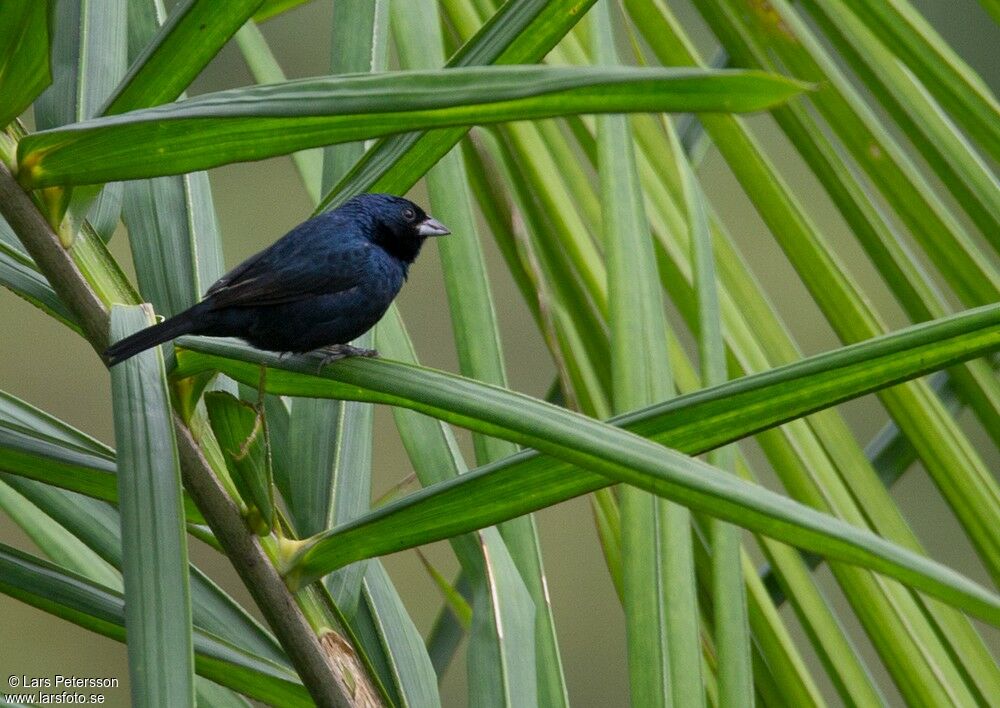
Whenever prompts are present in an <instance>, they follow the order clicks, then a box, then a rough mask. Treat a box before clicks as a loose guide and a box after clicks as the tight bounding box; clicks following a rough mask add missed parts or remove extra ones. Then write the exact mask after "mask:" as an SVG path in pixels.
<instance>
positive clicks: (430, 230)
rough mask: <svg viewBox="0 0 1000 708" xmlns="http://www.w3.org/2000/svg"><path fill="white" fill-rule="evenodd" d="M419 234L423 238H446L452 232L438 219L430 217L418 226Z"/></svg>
mask: <svg viewBox="0 0 1000 708" xmlns="http://www.w3.org/2000/svg"><path fill="white" fill-rule="evenodd" d="M417 233H418V234H420V235H421V236H445V235H447V234H450V233H451V231H449V230H448V227H447V226H445V225H444V224H442V223H441V222H440V221H438V220H437V219H435V218H433V217H430V216H428V217H427V218H426V219H424V220H423V221H421V222H420V223H419V224H418V225H417Z"/></svg>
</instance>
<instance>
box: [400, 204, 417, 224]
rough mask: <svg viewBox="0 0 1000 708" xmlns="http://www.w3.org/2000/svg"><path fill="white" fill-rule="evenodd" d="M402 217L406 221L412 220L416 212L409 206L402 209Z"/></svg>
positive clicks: (415, 216)
mask: <svg viewBox="0 0 1000 708" xmlns="http://www.w3.org/2000/svg"><path fill="white" fill-rule="evenodd" d="M403 218H404V219H406V220H407V221H413V220H414V219H416V218H417V212H415V211H413V209H411V208H410V207H406V208H405V209H403Z"/></svg>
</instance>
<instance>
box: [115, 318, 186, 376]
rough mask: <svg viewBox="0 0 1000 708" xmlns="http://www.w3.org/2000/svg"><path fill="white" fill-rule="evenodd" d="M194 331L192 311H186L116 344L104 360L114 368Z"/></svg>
mask: <svg viewBox="0 0 1000 708" xmlns="http://www.w3.org/2000/svg"><path fill="white" fill-rule="evenodd" d="M192 309H193V308H192ZM194 330H195V318H194V317H193V316H192V312H191V310H185V311H184V312H181V313H180V314H178V315H175V316H173V317H171V318H170V319H168V320H164V321H163V322H160V323H159V324H155V325H153V326H152V327H147V328H146V329H142V330H139V331H138V332H136V333H135V334H130V335H129V336H127V337H125V339H122V340H119V341H117V342H115V343H114V344H112V345H111V346H110V347H108V348H107V349H106V350H105V351H104V359H105V361H106V362H107V364H108V366H114V365H115V364H118V363H121V362H123V361H125V360H126V359H129V358H131V357H133V356H135V355H136V354H138V353H139V352H144V351H146V350H147V349H149V348H150V347H155V346H156V345H157V344H163V343H164V342H166V341H169V340H171V339H173V338H174V337H179V336H181V335H182V334H191V333H193V332H194Z"/></svg>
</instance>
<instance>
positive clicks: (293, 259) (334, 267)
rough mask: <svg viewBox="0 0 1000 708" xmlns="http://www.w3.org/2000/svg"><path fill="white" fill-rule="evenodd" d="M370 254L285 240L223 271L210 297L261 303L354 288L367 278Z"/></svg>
mask: <svg viewBox="0 0 1000 708" xmlns="http://www.w3.org/2000/svg"><path fill="white" fill-rule="evenodd" d="M365 257H366V254H365V253H364V249H363V247H350V248H327V249H317V248H315V243H312V244H311V243H309V242H299V243H296V242H295V241H284V242H282V241H279V242H277V243H275V244H274V245H273V246H271V247H270V248H268V249H265V250H264V251H262V252H260V253H258V254H257V255H256V256H252V257H251V258H249V259H248V260H246V261H244V262H243V263H241V264H240V265H238V266H236V268H234V269H233V270H232V271H230V272H229V273H227V274H226V275H224V276H222V277H221V278H220V279H219V280H218V281H217V282H216V283H215V284H214V285H212V287H210V288H209V289H208V292H207V293H206V294H205V299H206V300H208V301H210V302H211V303H212V306H213V307H214V308H220V307H257V306H260V305H280V304H283V303H288V302H296V301H298V300H303V299H306V298H308V297H312V296H314V295H317V294H321V293H323V294H326V293H335V292H340V291H343V290H349V289H351V288H353V287H355V286H356V285H358V284H359V283H360V282H361V280H362V270H363V263H364V259H365Z"/></svg>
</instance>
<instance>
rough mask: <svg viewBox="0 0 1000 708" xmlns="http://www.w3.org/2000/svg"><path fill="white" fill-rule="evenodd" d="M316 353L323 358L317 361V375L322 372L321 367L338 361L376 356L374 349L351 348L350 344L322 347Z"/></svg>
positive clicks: (376, 352)
mask: <svg viewBox="0 0 1000 708" xmlns="http://www.w3.org/2000/svg"><path fill="white" fill-rule="evenodd" d="M316 351H317V353H320V354H322V355H323V358H322V359H320V361H319V366H318V367H316V373H317V374H318V373H319V372H320V371H322V370H323V367H324V366H326V365H327V364H329V363H331V362H334V361H339V360H340V359H346V358H347V357H349V356H367V357H375V356H378V351H377V350H375V349H363V348H361V347H355V346H351V345H350V344H334V345H333V346H330V347H323V348H322V349H317V350H316Z"/></svg>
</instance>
